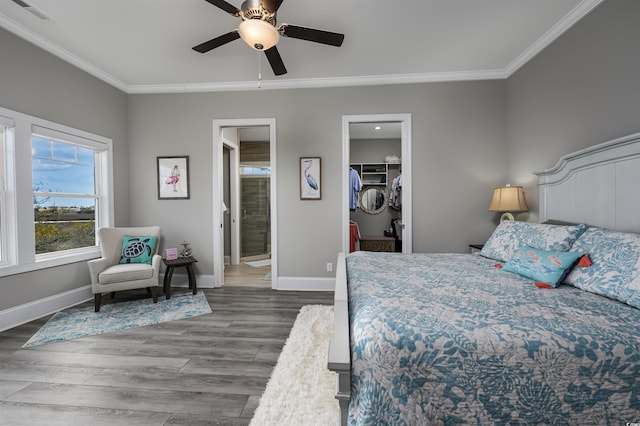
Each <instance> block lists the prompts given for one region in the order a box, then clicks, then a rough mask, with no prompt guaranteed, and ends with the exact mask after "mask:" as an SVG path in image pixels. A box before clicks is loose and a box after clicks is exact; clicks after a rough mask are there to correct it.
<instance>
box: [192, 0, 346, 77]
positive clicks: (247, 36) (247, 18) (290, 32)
mask: <svg viewBox="0 0 640 426" xmlns="http://www.w3.org/2000/svg"><path fill="white" fill-rule="evenodd" d="M206 1H207V2H209V3H211V4H212V5H214V6H217V7H219V8H220V9H222V10H224V11H225V12H227V13H229V14H231V15H233V16H235V17H240V18H241V19H242V22H240V25H239V26H238V29H236V30H234V31H231V32H228V33H226V34H223V35H221V36H218V37H216V38H213V39H211V40H209V41H205V42H204V43H202V44H199V45H197V46H195V47H193V50H195V51H196V52H200V53H206V52H208V51H210V50H213V49H215V48H216V47H220V46H222V45H224V44H227V43H229V42H232V41H234V40H237V39H239V38H241V39H242V40H244V41H245V42H246V43H247V44H248V45H249V46H250V47H251V48H253V49H255V50H258V51H264V53H265V55H266V56H267V60H268V61H269V64H270V65H271V69H272V70H273V73H274V74H275V75H282V74H286V73H287V69H286V68H285V66H284V62H282V58H281V57H280V53H278V49H277V47H276V44H277V43H278V40H280V36H285V37H291V38H297V39H301V40H307V41H313V42H315V43H322V44H328V45H330V46H336V47H340V46H341V45H342V42H343V41H344V34H338V33H332V32H329V31H322V30H316V29H313V28H306V27H299V26H296V25H289V24H282V25H280V26H279V27H276V13H277V11H278V8H279V7H280V5H281V4H282V1H283V0H245V2H244V3H242V6H241V8H240V9H238V8H237V7H235V6H234V5H232V4H230V3H227V2H226V1H225V0H206Z"/></svg>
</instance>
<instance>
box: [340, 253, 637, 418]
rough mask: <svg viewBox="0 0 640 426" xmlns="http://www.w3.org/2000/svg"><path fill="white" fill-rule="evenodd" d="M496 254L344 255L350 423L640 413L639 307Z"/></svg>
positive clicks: (585, 416)
mask: <svg viewBox="0 0 640 426" xmlns="http://www.w3.org/2000/svg"><path fill="white" fill-rule="evenodd" d="M495 263H496V262H495V261H494V260H490V259H486V258H483V257H481V256H474V255H469V254H413V255H403V254H399V253H398V254H389V253H369V252H355V253H352V254H350V255H349V256H347V271H348V288H349V300H350V301H349V316H350V322H351V348H352V349H351V351H352V353H351V357H352V370H351V376H352V385H351V402H350V407H349V423H350V424H352V425H380V424H392V425H438V424H446V425H449V424H451V425H453V424H481V425H486V424H514V425H516V424H547V425H575V424H580V425H588V424H593V425H605V424H615V425H624V424H625V423H627V422H640V310H638V309H636V308H633V307H631V306H628V305H625V304H623V303H620V302H617V301H613V300H610V299H607V298H605V297H602V296H599V295H596V294H592V293H588V292H585V291H582V290H579V289H576V288H574V287H571V286H567V285H560V286H559V287H558V288H556V289H540V288H537V287H536V286H535V285H534V284H533V281H531V280H529V279H526V278H522V277H520V276H518V275H516V274H513V273H511V272H506V271H502V270H500V269H498V268H496V267H495V266H494V264H495Z"/></svg>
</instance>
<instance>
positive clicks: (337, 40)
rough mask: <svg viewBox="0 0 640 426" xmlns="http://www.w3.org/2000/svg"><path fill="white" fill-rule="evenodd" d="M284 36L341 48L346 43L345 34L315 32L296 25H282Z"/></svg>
mask: <svg viewBox="0 0 640 426" xmlns="http://www.w3.org/2000/svg"><path fill="white" fill-rule="evenodd" d="M280 28H281V29H282V34H283V35H285V36H287V37H292V38H299V39H301V40H307V41H313V42H316V43H322V44H329V45H331V46H336V47H340V46H342V42H343V41H344V34H338V33H331V32H329V31H322V30H314V29H313V28H305V27H298V26H296V25H289V24H282V25H281V27H280Z"/></svg>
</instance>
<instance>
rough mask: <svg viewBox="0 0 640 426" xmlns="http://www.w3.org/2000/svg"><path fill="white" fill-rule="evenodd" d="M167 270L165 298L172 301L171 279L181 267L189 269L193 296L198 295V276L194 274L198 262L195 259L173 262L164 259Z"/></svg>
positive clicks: (165, 275) (180, 258)
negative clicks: (175, 270) (195, 264)
mask: <svg viewBox="0 0 640 426" xmlns="http://www.w3.org/2000/svg"><path fill="white" fill-rule="evenodd" d="M162 261H163V262H164V264H165V265H166V267H167V269H166V271H164V287H163V288H164V296H165V297H166V298H167V299H171V277H173V270H174V269H175V268H177V267H179V266H184V267H185V268H187V274H188V275H189V288H190V289H192V290H193V294H196V293H198V287H197V285H196V274H195V273H194V272H193V264H194V263H196V262H197V260H196V258H195V257H179V258H177V259H173V260H167V259H162Z"/></svg>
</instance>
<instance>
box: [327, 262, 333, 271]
mask: <svg viewBox="0 0 640 426" xmlns="http://www.w3.org/2000/svg"><path fill="white" fill-rule="evenodd" d="M327 272H333V263H331V262H327Z"/></svg>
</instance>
